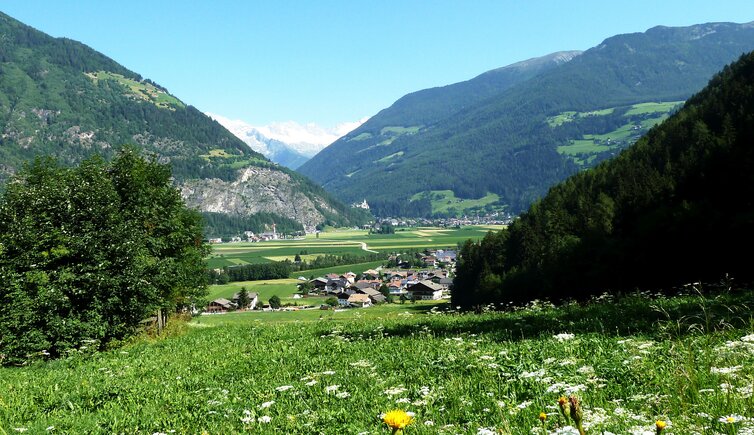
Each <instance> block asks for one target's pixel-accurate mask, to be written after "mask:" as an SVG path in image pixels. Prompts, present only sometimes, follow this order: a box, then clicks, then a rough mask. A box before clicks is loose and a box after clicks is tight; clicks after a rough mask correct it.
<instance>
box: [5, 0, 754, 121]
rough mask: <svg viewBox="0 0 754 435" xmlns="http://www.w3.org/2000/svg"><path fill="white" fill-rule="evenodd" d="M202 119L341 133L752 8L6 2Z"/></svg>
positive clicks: (692, 1) (321, 1)
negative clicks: (466, 89)
mask: <svg viewBox="0 0 754 435" xmlns="http://www.w3.org/2000/svg"><path fill="white" fill-rule="evenodd" d="M0 10H2V11H3V12H5V13H7V14H8V15H10V16H12V17H14V18H16V19H18V20H20V21H22V22H24V23H26V24H29V25H31V26H33V27H35V28H37V29H39V30H41V31H43V32H45V33H48V34H51V35H52V36H65V37H68V38H71V39H75V40H78V41H81V42H84V43H85V44H87V45H89V46H91V47H92V48H94V49H96V50H98V51H101V52H103V53H104V54H106V55H108V56H110V57H112V58H113V59H115V60H116V61H118V62H119V63H121V64H123V65H125V66H126V67H127V68H129V69H131V70H134V71H136V72H138V73H140V74H142V75H143V76H144V77H148V78H151V79H153V80H154V81H156V82H157V83H160V84H161V85H163V86H165V87H167V88H168V89H169V90H170V91H171V93H173V94H175V95H176V96H178V97H179V98H181V99H182V100H183V101H185V102H187V103H189V104H192V105H194V106H196V107H197V108H199V109H200V110H202V111H206V112H212V113H216V114H221V115H223V116H226V117H228V118H233V119H242V120H244V121H247V122H250V123H252V124H255V125H262V124H267V123H270V122H273V121H287V120H293V121H296V122H298V123H309V122H314V123H317V124H320V125H328V126H332V125H335V124H337V123H339V122H344V121H353V120H357V119H359V118H362V117H366V116H371V115H374V114H375V113H377V112H378V111H379V110H381V109H383V108H385V107H387V106H389V105H390V104H392V103H393V102H394V101H395V100H396V99H398V98H400V97H401V96H403V95H404V94H406V93H409V92H412V91H416V90H419V89H424V88H428V87H434V86H442V85H446V84H450V83H454V82H458V81H463V80H467V79H469V78H472V77H474V76H476V75H478V74H480V73H482V72H484V71H487V70H490V69H493V68H497V67H501V66H504V65H508V64H511V63H513V62H517V61H520V60H524V59H528V58H531V57H536V56H541V55H544V54H547V53H551V52H554V51H559V50H574V49H581V50H583V49H587V48H589V47H592V46H594V45H597V44H599V43H600V42H601V41H602V40H604V39H605V38H607V37H610V36H612V35H615V34H619V33H630V32H643V31H645V30H646V29H648V28H650V27H653V26H655V25H667V26H684V25H691V24H697V23H702V22H710V21H733V22H739V23H741V22H749V21H754V1H751V0H745V1H738V0H730V1H726V0H719V1H717V2H712V1H708V0H707V1H697V0H685V1H676V0H664V1H663V0H654V1H643V0H632V1H611V0H600V1H591V0H589V1H581V0H571V1H539V0H533V1H503V0H497V1H487V0H467V1H460V0H458V1H443V0H437V1H414V0H396V1H392V0H381V1H379V0H373V1H366V0H364V1H361V0H345V1H336V0H316V1H315V0H311V1H283V0H271V1H256V0H248V1H231V0H214V1H203V2H199V1H192V0H172V1H171V0H150V1H142V0H129V1H127V2H115V1H109V0H75V1H73V0H71V1H62V0H44V1H43V0H4V1H3V2H2V5H1V6H0Z"/></svg>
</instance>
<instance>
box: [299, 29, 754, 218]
mask: <svg viewBox="0 0 754 435" xmlns="http://www.w3.org/2000/svg"><path fill="white" fill-rule="evenodd" d="M752 48H754V25H752V24H731V23H713V24H702V25H697V26H691V27H684V28H668V27H655V28H653V29H650V30H648V31H647V32H645V33H635V34H627V35H619V36H615V37H612V38H609V39H607V40H605V41H604V42H603V43H602V44H600V45H599V46H597V47H594V48H592V49H589V50H587V51H586V52H584V53H582V54H581V55H579V56H575V57H573V59H572V60H570V61H569V62H565V63H559V64H558V65H557V66H554V67H551V68H549V69H545V70H544V71H540V72H539V73H538V74H537V73H535V74H533V75H534V76H533V77H530V78H528V80H524V81H522V82H519V83H516V84H514V85H513V86H510V87H509V88H507V89H503V90H501V91H499V92H498V93H496V94H494V95H491V96H488V97H487V98H484V99H482V100H481V101H476V102H473V104H472V103H468V104H465V105H463V107H456V108H452V109H449V110H448V112H451V113H450V114H449V115H448V116H445V117H441V119H434V120H433V119H431V117H428V118H424V117H423V116H422V115H416V116H412V115H405V118H403V119H405V120H402V118H401V117H400V116H394V115H393V114H394V113H403V114H406V113H411V112H412V111H413V110H414V109H406V110H403V111H400V112H399V111H396V110H391V109H392V108H391V109H388V110H386V111H385V112H387V113H380V114H378V115H376V116H375V117H374V118H372V119H371V120H369V121H368V122H367V123H365V124H364V125H362V126H361V127H360V128H358V129H356V130H355V131H354V132H352V133H351V134H349V135H347V136H345V137H343V138H341V139H340V140H338V141H337V142H335V143H334V144H332V145H331V146H330V147H328V148H327V149H325V150H323V151H322V152H321V153H319V154H318V155H317V156H315V157H314V158H313V159H312V160H310V161H309V162H307V163H306V164H304V165H303V166H302V167H301V168H300V169H299V171H300V172H301V173H303V174H305V175H308V176H310V177H311V178H312V179H314V180H315V181H317V182H319V183H321V184H322V185H323V186H324V187H325V188H326V189H327V190H328V191H330V192H333V193H334V194H335V195H336V196H339V197H340V198H342V199H343V200H345V201H355V200H360V199H363V198H366V199H367V201H369V203H370V205H372V208H373V211H375V212H377V213H378V214H383V215H385V214H403V215H412V214H413V215H426V214H429V213H431V210H432V209H433V208H434V209H437V207H436V206H437V204H433V202H432V201H433V200H432V198H433V197H436V196H438V195H436V192H439V191H444V190H452V191H453V193H454V194H455V196H457V197H460V198H467V199H476V198H482V197H486V196H488V195H489V194H495V195H498V196H499V201H498V202H497V203H496V204H487V205H486V206H485V208H486V209H487V210H495V209H496V208H499V207H501V206H507V207H508V209H509V210H510V211H513V212H516V211H520V210H524V209H525V208H526V207H527V206H528V205H529V204H530V203H531V202H532V201H534V200H535V199H536V198H539V197H540V196H541V195H543V194H544V193H545V192H546V191H547V189H548V188H549V187H550V186H551V185H553V184H555V183H556V182H558V181H560V180H563V179H565V178H566V177H567V176H569V175H571V174H573V173H575V172H577V171H578V170H580V169H582V168H585V167H589V166H592V165H595V164H597V163H598V162H600V161H602V160H605V159H607V158H610V157H613V156H614V155H616V154H617V153H618V152H619V151H620V150H621V149H622V148H624V147H625V146H627V145H628V144H630V143H631V142H632V141H633V140H634V139H636V137H638V136H639V135H641V134H643V133H645V132H646V131H647V130H648V128H649V127H650V126H651V125H653V124H655V123H657V122H659V121H661V120H662V119H663V118H665V117H666V116H667V114H668V113H669V112H671V111H672V110H673V107H672V106H674V105H675V104H676V103H677V102H680V101H682V100H685V99H686V98H688V97H689V96H690V95H691V94H692V93H693V92H696V91H698V90H699V89H701V88H702V87H703V86H704V84H705V83H706V81H707V80H708V79H709V77H710V76H711V75H712V74H714V73H715V72H716V71H718V70H719V69H720V68H722V66H723V65H725V64H726V63H729V62H730V61H732V60H734V59H735V58H737V57H738V56H740V54H741V53H743V52H747V51H749V50H751V49H752ZM481 77H483V76H480V78H481ZM441 91H442V89H440V90H436V91H435V92H441ZM406 98H408V97H406ZM399 101H400V100H399ZM645 103H663V104H670V105H671V107H667V106H663V105H659V106H657V107H654V108H652V109H651V110H649V111H648V112H644V110H643V109H644V108H645V107H646V106H645ZM396 105H398V103H396ZM413 107H416V111H417V112H419V113H423V112H422V109H421V108H420V106H419V105H418V104H415V105H414V106H413ZM665 109H667V110H665ZM434 113H437V111H435V112H434ZM576 114H578V115H576ZM582 115H583V116H582ZM427 119H429V120H427ZM569 121H570V122H569ZM595 139H596V140H597V141H599V142H595ZM587 142H589V143H587ZM618 142H620V143H618ZM574 146H575V147H574Z"/></svg>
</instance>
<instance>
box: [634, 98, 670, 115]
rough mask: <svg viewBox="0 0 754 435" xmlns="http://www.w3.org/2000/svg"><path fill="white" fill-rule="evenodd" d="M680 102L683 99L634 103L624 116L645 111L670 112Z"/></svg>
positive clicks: (645, 112)
mask: <svg viewBox="0 0 754 435" xmlns="http://www.w3.org/2000/svg"><path fill="white" fill-rule="evenodd" d="M681 104H683V101H668V102H664V103H639V104H634V105H633V106H631V109H629V110H628V112H626V116H632V115H643V114H647V113H670V112H671V111H673V110H675V109H676V108H677V107H678V106H680V105H681Z"/></svg>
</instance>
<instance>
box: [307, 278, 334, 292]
mask: <svg viewBox="0 0 754 435" xmlns="http://www.w3.org/2000/svg"><path fill="white" fill-rule="evenodd" d="M329 281H330V280H328V279H327V278H322V277H319V278H314V279H313V280H311V281H309V284H311V285H312V287H314V289H315V290H317V291H318V292H324V291H327V290H326V289H327V283H328V282H329Z"/></svg>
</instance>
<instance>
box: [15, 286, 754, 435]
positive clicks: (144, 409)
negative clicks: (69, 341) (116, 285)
mask: <svg viewBox="0 0 754 435" xmlns="http://www.w3.org/2000/svg"><path fill="white" fill-rule="evenodd" d="M753 304H754V293H753V292H751V291H728V292H723V293H716V294H713V295H710V296H701V295H699V294H696V293H694V292H690V293H689V294H687V295H685V296H680V297H674V298H669V297H665V296H659V295H647V294H636V295H630V296H626V297H623V298H620V299H612V298H610V297H602V298H597V299H595V300H593V301H591V302H590V303H588V304H575V303H571V304H567V305H564V306H561V307H553V306H551V305H549V304H546V303H533V304H530V305H529V306H528V307H525V308H520V309H516V310H508V311H507V312H483V313H481V314H466V313H458V312H455V311H453V310H452V309H451V307H448V306H446V305H433V304H422V303H418V304H409V303H407V304H404V305H401V304H395V305H388V306H379V307H372V308H366V309H360V310H350V311H342V312H328V311H324V312H321V313H320V312H319V311H318V310H312V311H303V312H301V311H300V312H291V313H282V312H275V313H237V314H227V315H216V316H202V317H200V318H197V319H194V320H193V321H191V322H190V323H179V322H174V323H173V324H172V328H173V331H172V334H171V335H170V336H168V337H165V338H161V339H158V340H147V339H142V340H137V341H135V342H133V343H131V344H127V345H124V346H122V347H120V348H117V349H114V350H111V351H107V352H103V353H96V354H76V355H71V356H70V357H68V358H66V359H62V360H57V361H50V362H39V363H35V364H33V365H30V366H27V367H19V368H3V369H0V433H3V434H12V433H19V432H22V431H27V432H28V433H35V434H37V433H128V434H134V433H144V434H163V433H164V434H167V433H181V434H183V433H185V434H203V433H206V434H230V433H260V434H279V433H286V434H313V433H322V434H389V433H391V431H390V430H389V428H388V427H386V426H385V424H384V423H382V421H381V418H380V415H381V414H383V413H385V412H387V411H390V410H393V409H401V410H405V411H410V412H413V413H414V421H413V423H412V424H411V425H409V426H408V427H407V428H406V429H405V433H406V434H437V433H439V434H493V433H502V434H529V433H532V434H539V433H541V434H564V433H574V432H573V429H568V427H567V426H568V424H567V422H566V421H565V420H564V418H563V417H561V416H559V413H558V408H557V401H558V398H559V397H561V396H564V395H576V396H578V397H579V399H580V401H581V403H582V406H583V414H584V422H585V424H584V426H585V429H586V433H588V434H654V433H655V422H656V421H657V420H662V421H664V422H666V423H667V424H668V427H667V428H666V429H665V430H664V431H663V433H664V434H693V433H698V434H735V433H739V434H750V433H753V431H754V420H752V417H754V399H753V398H752V385H754V334H753V332H754V321H753V319H752V311H751V308H752V307H753V306H754V305H753ZM84 352H86V350H84ZM540 413H545V415H546V418H545V420H544V422H543V423H542V422H541V421H540V418H539V417H540Z"/></svg>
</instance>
